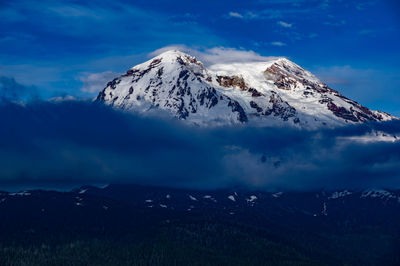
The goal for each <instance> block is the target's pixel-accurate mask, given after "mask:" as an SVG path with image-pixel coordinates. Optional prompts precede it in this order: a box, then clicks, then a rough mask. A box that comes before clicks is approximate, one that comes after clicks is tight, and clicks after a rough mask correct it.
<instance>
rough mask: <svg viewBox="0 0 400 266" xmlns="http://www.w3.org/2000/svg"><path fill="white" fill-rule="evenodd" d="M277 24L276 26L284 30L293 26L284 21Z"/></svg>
mask: <svg viewBox="0 0 400 266" xmlns="http://www.w3.org/2000/svg"><path fill="white" fill-rule="evenodd" d="M277 23H278V25H280V26H282V27H284V28H291V27H292V25H293V24H290V23H287V22H284V21H278V22H277Z"/></svg>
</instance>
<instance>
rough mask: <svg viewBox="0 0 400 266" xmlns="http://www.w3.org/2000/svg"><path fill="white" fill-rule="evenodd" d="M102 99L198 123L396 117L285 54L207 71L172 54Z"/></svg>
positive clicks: (316, 123) (113, 85)
mask: <svg viewBox="0 0 400 266" xmlns="http://www.w3.org/2000/svg"><path fill="white" fill-rule="evenodd" d="M96 101H99V102H103V103H105V104H107V105H111V106H113V107H116V108H121V109H124V110H128V111H133V112H138V113H146V112H148V111H150V110H154V109H156V110H164V111H167V112H169V113H170V114H171V115H173V116H175V117H177V118H179V119H182V120H186V121H188V122H190V123H194V124H199V125H227V124H237V123H239V124H241V123H249V124H254V125H257V126H284V125H291V126H296V127H300V128H309V129H313V128H320V127H335V126H341V125H346V124H354V123H362V122H368V121H385V120H391V119H393V117H392V116H391V115H389V114H387V113H384V112H380V111H372V110H370V109H368V108H366V107H364V106H362V105H360V104H358V103H357V102H355V101H353V100H350V99H348V98H346V97H344V96H343V95H342V94H340V93H339V92H337V91H335V90H333V89H331V88H329V87H328V86H327V85H326V84H324V83H323V82H321V81H320V80H319V79H318V78H317V77H315V76H314V75H313V74H311V73H310V72H308V71H306V70H304V69H303V68H301V67H300V66H298V65H296V64H295V63H293V62H291V61H290V60H288V59H286V58H278V59H274V60H270V61H266V62H249V63H230V64H214V65H211V66H209V67H208V68H206V67H205V66H204V65H203V64H202V63H201V62H200V61H199V60H197V59H196V58H195V57H193V56H190V55H188V54H185V53H182V52H180V51H167V52H165V53H162V54H160V55H159V56H156V57H154V58H153V59H150V60H149V61H147V62H145V63H142V64H139V65H137V66H135V67H133V68H131V69H130V70H128V71H127V72H126V73H125V74H124V75H121V76H120V77H117V78H115V79H114V80H112V81H110V82H109V83H108V84H107V86H106V87H105V88H104V89H103V90H102V91H101V92H100V93H99V95H98V96H97V99H96Z"/></svg>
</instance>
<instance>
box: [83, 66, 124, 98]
mask: <svg viewBox="0 0 400 266" xmlns="http://www.w3.org/2000/svg"><path fill="white" fill-rule="evenodd" d="M117 76H118V74H117V73H114V72H112V71H105V72H101V73H81V76H80V77H79V80H80V81H82V82H83V87H82V88H81V90H82V91H83V92H88V93H98V92H99V91H100V90H101V89H103V88H104V87H105V86H106V84H107V82H109V81H111V80H112V79H113V78H115V77H117Z"/></svg>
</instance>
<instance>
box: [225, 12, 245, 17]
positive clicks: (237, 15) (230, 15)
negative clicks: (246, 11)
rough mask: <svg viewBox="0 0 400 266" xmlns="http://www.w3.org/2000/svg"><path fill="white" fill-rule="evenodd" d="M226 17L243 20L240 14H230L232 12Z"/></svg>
mask: <svg viewBox="0 0 400 266" xmlns="http://www.w3.org/2000/svg"><path fill="white" fill-rule="evenodd" d="M228 16H229V17H232V18H243V15H242V14H240V13H238V12H232V11H231V12H229V13H228Z"/></svg>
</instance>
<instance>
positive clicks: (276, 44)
mask: <svg viewBox="0 0 400 266" xmlns="http://www.w3.org/2000/svg"><path fill="white" fill-rule="evenodd" d="M271 45H273V46H278V47H282V46H286V43H284V42H279V41H276V42H271Z"/></svg>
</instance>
